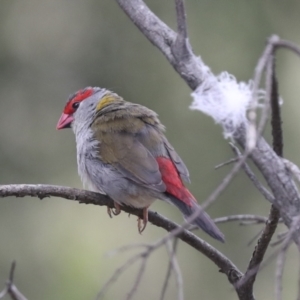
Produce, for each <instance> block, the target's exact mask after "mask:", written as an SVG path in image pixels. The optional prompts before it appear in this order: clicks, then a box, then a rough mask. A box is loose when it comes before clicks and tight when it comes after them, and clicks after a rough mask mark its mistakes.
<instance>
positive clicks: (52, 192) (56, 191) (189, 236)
mask: <svg viewBox="0 0 300 300" xmlns="http://www.w3.org/2000/svg"><path fill="white" fill-rule="evenodd" d="M9 196H15V197H25V196H31V197H37V198H39V199H43V198H46V197H51V196H53V197H61V198H64V199H68V200H73V201H78V202H79V203H84V204H94V205H100V206H109V207H111V208H113V207H114V204H113V201H112V200H111V199H110V198H109V197H108V196H106V195H102V194H99V193H95V192H90V191H85V190H79V189H75V188H69V187H63V186H55V185H45V184H37V185H33V184H9V185H0V197H1V198H4V197H9ZM121 210H123V211H125V212H126V213H129V214H133V215H136V216H139V217H142V216H143V214H142V210H139V209H135V208H132V207H129V206H121ZM149 222H151V223H152V224H154V225H156V226H158V227H161V228H164V229H165V230H166V231H168V232H170V231H173V230H175V229H181V227H180V226H179V225H177V224H176V223H174V222H172V221H170V220H168V219H167V218H165V217H163V216H161V215H159V214H158V213H156V212H153V211H149ZM166 238H167V237H166ZM166 238H164V239H162V240H161V241H160V244H159V245H162V244H163V243H164V242H165V239H166ZM178 238H179V239H181V240H182V241H184V242H185V243H187V244H188V245H190V246H191V247H193V248H194V249H196V250H198V251H199V252H201V253H202V254H204V255H205V256H206V257H207V258H209V259H210V260H211V261H213V262H214V263H215V264H216V265H217V266H218V268H220V269H221V270H222V272H223V273H225V274H228V273H229V271H230V270H231V272H233V273H235V274H238V276H242V273H241V272H240V271H239V270H238V269H237V267H236V266H235V265H234V264H233V263H232V262H231V261H230V260H229V259H228V258H227V257H226V256H224V255H223V254H222V253H221V252H219V251H218V250H217V249H215V248H214V247H212V246H211V245H209V244H208V243H207V242H205V241H203V240H201V239H200V238H198V237H197V236H196V235H195V234H193V233H192V232H190V231H188V230H184V229H182V230H180V233H179V234H178Z"/></svg>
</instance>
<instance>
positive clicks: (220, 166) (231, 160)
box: [215, 157, 239, 170]
mask: <svg viewBox="0 0 300 300" xmlns="http://www.w3.org/2000/svg"><path fill="white" fill-rule="evenodd" d="M238 160H239V158H238V157H234V158H231V159H229V160H228V161H225V162H223V163H220V164H218V165H216V166H215V170H217V169H219V168H222V167H224V166H227V165H230V164H232V163H234V162H237V161H238Z"/></svg>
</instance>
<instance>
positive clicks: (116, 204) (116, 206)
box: [107, 202, 121, 218]
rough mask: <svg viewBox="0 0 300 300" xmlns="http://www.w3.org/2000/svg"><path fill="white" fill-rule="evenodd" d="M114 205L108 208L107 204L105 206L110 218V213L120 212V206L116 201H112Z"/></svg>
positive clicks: (117, 213)
mask: <svg viewBox="0 0 300 300" xmlns="http://www.w3.org/2000/svg"><path fill="white" fill-rule="evenodd" d="M114 206H115V208H110V207H109V206H107V213H108V215H109V217H110V218H112V217H113V216H112V215H115V216H117V215H119V214H120V213H121V207H120V205H119V204H118V203H116V202H114Z"/></svg>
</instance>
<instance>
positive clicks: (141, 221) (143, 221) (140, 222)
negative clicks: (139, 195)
mask: <svg viewBox="0 0 300 300" xmlns="http://www.w3.org/2000/svg"><path fill="white" fill-rule="evenodd" d="M137 221H138V231H139V234H142V232H143V231H144V230H145V228H146V226H147V223H148V207H145V208H143V219H141V218H140V217H139V218H138V220H137Z"/></svg>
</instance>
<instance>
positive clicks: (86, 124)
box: [56, 87, 224, 242]
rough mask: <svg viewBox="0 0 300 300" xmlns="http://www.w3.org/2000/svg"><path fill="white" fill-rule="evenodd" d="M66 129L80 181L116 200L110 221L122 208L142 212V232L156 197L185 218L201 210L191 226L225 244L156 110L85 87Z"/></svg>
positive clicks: (68, 113)
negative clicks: (72, 141)
mask: <svg viewBox="0 0 300 300" xmlns="http://www.w3.org/2000/svg"><path fill="white" fill-rule="evenodd" d="M70 127H72V129H73V131H74V134H75V137H76V146H77V164H78V173H79V175H80V177H81V180H82V182H83V183H84V185H87V186H88V188H90V189H91V190H93V191H96V192H100V193H102V194H106V195H108V196H109V197H110V198H111V199H112V200H113V201H114V206H115V209H113V210H111V209H110V208H108V214H109V215H110V217H111V213H113V214H115V215H118V214H119V213H120V205H123V204H125V205H128V206H132V207H135V208H140V209H142V210H143V220H141V218H139V219H138V230H139V232H140V233H141V232H142V231H143V230H144V229H145V227H146V225H147V221H148V208H149V206H150V205H151V204H152V203H153V202H154V201H155V200H157V199H160V200H163V201H166V202H169V203H171V204H173V205H175V206H176V207H177V208H178V209H179V210H180V211H181V212H182V214H183V215H184V217H185V218H187V217H189V216H190V215H191V214H192V213H193V212H194V211H196V210H199V212H200V213H199V216H198V217H197V218H196V219H195V220H194V221H193V223H192V224H194V225H196V226H198V227H200V228H202V229H203V230H204V231H205V232H206V233H208V234H209V235H210V236H212V237H213V238H215V239H217V240H219V241H222V242H224V235H223V233H222V232H221V231H220V230H219V229H218V227H217V226H216V225H215V223H214V222H213V220H212V219H211V218H210V217H209V216H208V214H207V213H206V212H204V211H202V210H201V208H200V206H199V205H198V203H197V201H196V199H195V197H194V196H193V195H192V194H191V193H190V192H189V190H188V189H187V188H186V187H185V186H184V184H183V180H184V181H187V182H189V172H188V170H187V168H186V166H185V164H184V163H183V161H182V160H181V158H180V157H179V155H178V154H177V153H176V152H175V150H174V148H173V147H172V146H171V144H170V143H169V142H168V140H167V138H166V137H165V135H164V126H163V125H162V124H161V123H160V121H159V119H158V116H157V114H156V113H155V112H154V111H152V110H150V109H148V108H147V107H145V106H142V105H139V104H135V103H131V102H127V101H125V100H123V98H121V97H120V96H118V95H117V94H115V93H114V92H111V91H109V90H107V89H104V88H99V87H87V88H85V89H82V90H79V91H78V92H76V93H75V94H73V95H71V96H70V97H69V100H68V102H67V104H66V105H65V108H64V110H63V113H62V115H61V117H60V119H59V121H58V123H57V127H56V128H57V129H63V128H70Z"/></svg>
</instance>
